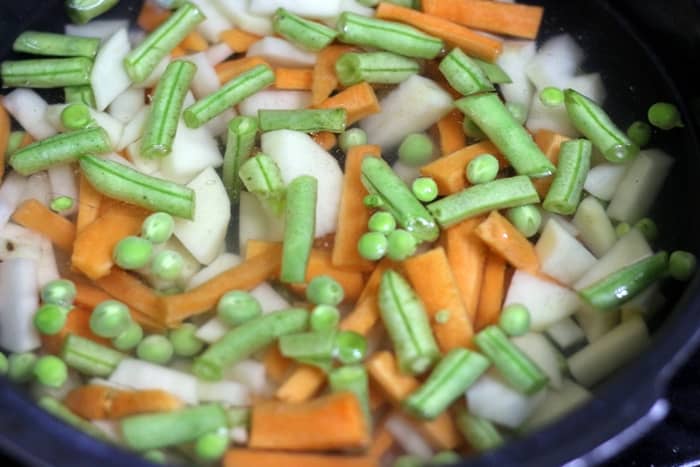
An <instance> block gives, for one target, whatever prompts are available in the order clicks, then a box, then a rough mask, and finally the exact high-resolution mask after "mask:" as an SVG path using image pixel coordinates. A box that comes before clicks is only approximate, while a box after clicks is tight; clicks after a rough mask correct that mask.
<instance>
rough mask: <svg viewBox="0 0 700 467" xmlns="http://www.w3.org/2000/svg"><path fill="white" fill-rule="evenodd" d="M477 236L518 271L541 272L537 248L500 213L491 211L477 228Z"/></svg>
mask: <svg viewBox="0 0 700 467" xmlns="http://www.w3.org/2000/svg"><path fill="white" fill-rule="evenodd" d="M476 234H477V235H478V236H479V237H480V238H481V240H482V241H483V242H484V243H486V244H487V245H488V246H489V247H490V248H491V249H492V250H493V251H495V252H496V253H498V254H499V255H501V256H502V257H503V258H504V259H505V260H506V261H507V262H508V263H509V264H511V265H512V266H513V267H515V268H516V269H522V270H525V271H528V272H532V273H536V272H537V271H538V270H539V267H540V266H539V260H538V259H537V253H535V247H534V246H533V245H532V243H530V242H529V241H528V239H527V238H525V237H524V236H523V234H521V233H520V231H519V230H518V229H516V228H515V227H514V226H513V224H511V223H510V222H508V219H506V218H505V217H503V216H502V215H500V214H499V213H498V211H491V214H489V217H487V218H486V220H485V221H483V222H482V223H481V224H479V226H478V227H477V228H476Z"/></svg>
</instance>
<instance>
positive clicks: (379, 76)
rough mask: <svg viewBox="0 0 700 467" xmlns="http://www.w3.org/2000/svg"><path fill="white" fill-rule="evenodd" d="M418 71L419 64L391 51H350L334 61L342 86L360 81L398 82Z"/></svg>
mask: <svg viewBox="0 0 700 467" xmlns="http://www.w3.org/2000/svg"><path fill="white" fill-rule="evenodd" d="M419 71H420V64H419V63H418V62H417V61H415V60H412V59H410V58H407V57H403V56H401V55H397V54H393V53H391V52H366V53H357V52H350V53H346V54H344V55H342V56H341V57H340V58H339V59H338V60H337V61H336V62H335V74H336V75H337V76H338V80H339V81H340V83H341V84H342V85H343V86H351V85H353V84H357V83H360V82H363V81H364V82H367V83H379V84H398V83H401V82H403V81H405V80H407V79H408V78H410V77H411V76H413V75H415V74H416V73H418V72H419Z"/></svg>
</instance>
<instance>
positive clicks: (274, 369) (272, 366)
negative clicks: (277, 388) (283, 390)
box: [263, 345, 292, 384]
mask: <svg viewBox="0 0 700 467" xmlns="http://www.w3.org/2000/svg"><path fill="white" fill-rule="evenodd" d="M263 365H265V372H266V374H267V376H268V377H269V378H270V379H271V380H272V381H274V382H275V383H278V384H279V383H281V382H282V381H284V377H285V376H286V375H287V373H288V372H289V369H290V368H291V366H292V360H290V359H288V358H287V357H285V356H284V355H282V353H281V352H280V350H279V347H277V346H276V345H273V346H272V347H270V348H269V349H268V350H267V352H265V356H264V357H263Z"/></svg>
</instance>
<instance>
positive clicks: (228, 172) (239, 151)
mask: <svg viewBox="0 0 700 467" xmlns="http://www.w3.org/2000/svg"><path fill="white" fill-rule="evenodd" d="M257 133H258V121H257V119H255V118H253V117H244V116H238V117H236V118H234V119H233V120H231V122H230V123H229V125H228V133H227V135H228V136H227V140H226V153H225V155H224V166H223V169H222V174H221V178H222V179H223V182H224V186H225V187H226V192H227V193H228V196H229V198H230V199H231V202H236V201H238V199H239V197H240V193H241V179H240V177H239V176H238V171H239V169H240V167H241V165H243V163H244V162H245V161H246V160H247V159H248V157H250V154H251V152H252V151H253V146H255V137H256V136H257Z"/></svg>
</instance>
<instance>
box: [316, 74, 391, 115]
mask: <svg viewBox="0 0 700 467" xmlns="http://www.w3.org/2000/svg"><path fill="white" fill-rule="evenodd" d="M316 107H317V108H319V109H345V110H346V111H347V118H346V120H345V123H346V124H347V125H348V126H349V125H352V124H353V123H355V122H358V121H360V120H362V119H363V118H365V117H369V116H370V115H373V114H376V113H378V112H379V111H380V110H381V107H380V106H379V100H378V99H377V95H376V94H375V93H374V89H373V88H372V86H371V85H370V84H369V83H365V82H362V83H359V84H355V85H352V86H350V87H349V88H347V89H344V90H343V91H341V92H339V93H338V94H336V95H335V96H332V97H329V98H328V99H326V100H325V101H323V102H321V103H320V104H318V105H317V106H316Z"/></svg>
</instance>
